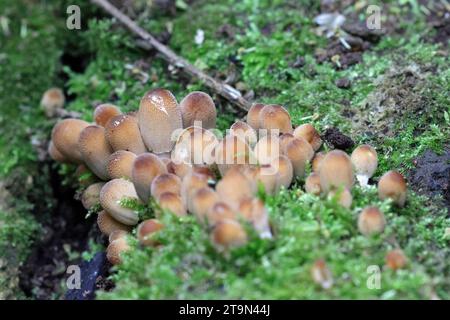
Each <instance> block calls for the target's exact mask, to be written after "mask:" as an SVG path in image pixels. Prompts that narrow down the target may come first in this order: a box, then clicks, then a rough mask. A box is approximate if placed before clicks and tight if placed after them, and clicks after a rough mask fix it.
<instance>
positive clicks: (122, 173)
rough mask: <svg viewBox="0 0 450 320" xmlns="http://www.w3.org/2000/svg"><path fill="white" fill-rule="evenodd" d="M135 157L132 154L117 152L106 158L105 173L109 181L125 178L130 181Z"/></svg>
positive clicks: (123, 151)
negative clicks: (106, 172)
mask: <svg viewBox="0 0 450 320" xmlns="http://www.w3.org/2000/svg"><path fill="white" fill-rule="evenodd" d="M134 160H136V155H135V154H134V153H133V152H130V151H125V150H119V151H116V152H114V153H113V154H112V155H110V156H109V158H108V164H107V171H108V174H109V176H110V178H111V179H117V178H126V179H128V180H131V173H132V171H133V163H134Z"/></svg>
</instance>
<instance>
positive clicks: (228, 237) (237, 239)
mask: <svg viewBox="0 0 450 320" xmlns="http://www.w3.org/2000/svg"><path fill="white" fill-rule="evenodd" d="M211 239H212V242H213V243H214V245H215V246H216V247H217V249H218V250H220V251H222V250H224V251H226V250H228V249H230V248H235V247H240V246H243V245H245V244H246V243H247V233H246V232H245V230H244V228H243V227H242V225H241V224H240V223H239V222H237V221H235V220H228V219H224V220H221V221H219V222H218V223H217V224H216V225H215V226H214V229H213V231H212V234H211Z"/></svg>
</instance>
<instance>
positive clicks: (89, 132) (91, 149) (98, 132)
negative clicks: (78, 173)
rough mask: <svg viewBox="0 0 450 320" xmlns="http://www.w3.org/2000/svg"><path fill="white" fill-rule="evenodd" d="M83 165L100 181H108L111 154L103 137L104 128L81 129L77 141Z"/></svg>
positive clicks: (90, 127) (109, 147)
mask: <svg viewBox="0 0 450 320" xmlns="http://www.w3.org/2000/svg"><path fill="white" fill-rule="evenodd" d="M78 148H79V149H80V152H81V155H82V157H83V161H84V163H86V165H87V166H88V167H89V169H91V171H92V172H93V173H94V174H95V175H96V176H97V177H99V178H100V179H102V180H108V179H109V174H108V170H107V166H108V159H109V156H110V155H111V154H112V153H113V150H112V149H111V146H110V145H109V143H108V141H107V140H106V137H105V128H103V127H100V126H97V125H93V126H88V127H86V128H84V129H83V131H81V133H80V138H79V140H78Z"/></svg>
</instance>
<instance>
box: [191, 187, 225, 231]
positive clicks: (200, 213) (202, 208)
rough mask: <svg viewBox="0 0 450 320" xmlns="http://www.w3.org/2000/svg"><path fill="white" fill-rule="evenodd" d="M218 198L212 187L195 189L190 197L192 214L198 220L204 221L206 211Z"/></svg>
mask: <svg viewBox="0 0 450 320" xmlns="http://www.w3.org/2000/svg"><path fill="white" fill-rule="evenodd" d="M219 200H220V197H219V195H218V194H217V192H216V191H214V189H212V188H210V187H203V188H200V189H197V190H196V192H195V193H194V195H193V197H192V208H193V211H194V212H193V213H194V215H195V216H196V217H197V219H198V220H199V221H200V222H205V220H206V216H207V214H208V212H209V211H210V210H211V208H212V207H213V206H214V205H215V204H216V203H217V202H219Z"/></svg>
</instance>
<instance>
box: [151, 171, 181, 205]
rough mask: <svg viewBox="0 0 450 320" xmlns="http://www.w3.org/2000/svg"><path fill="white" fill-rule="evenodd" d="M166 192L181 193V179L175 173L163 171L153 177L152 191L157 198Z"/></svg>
mask: <svg viewBox="0 0 450 320" xmlns="http://www.w3.org/2000/svg"><path fill="white" fill-rule="evenodd" d="M164 192H172V193H174V194H177V195H181V179H180V178H178V177H177V176H176V175H174V174H173V173H161V174H160V175H158V176H156V177H155V179H153V181H152V184H151V188H150V193H151V195H152V196H153V197H154V198H155V199H157V200H158V199H159V196H160V195H161V194H163V193H164Z"/></svg>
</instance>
